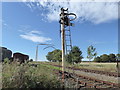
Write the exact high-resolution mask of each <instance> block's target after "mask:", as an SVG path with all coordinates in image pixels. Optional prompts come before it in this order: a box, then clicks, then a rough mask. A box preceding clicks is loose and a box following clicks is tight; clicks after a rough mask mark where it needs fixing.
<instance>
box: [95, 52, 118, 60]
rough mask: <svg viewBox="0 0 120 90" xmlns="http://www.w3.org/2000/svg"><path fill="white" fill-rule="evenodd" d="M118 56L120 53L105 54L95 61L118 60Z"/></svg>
mask: <svg viewBox="0 0 120 90" xmlns="http://www.w3.org/2000/svg"><path fill="white" fill-rule="evenodd" d="M117 57H120V54H113V53H111V54H109V55H107V54H103V55H100V56H97V57H95V58H94V60H93V61H94V62H116V61H117Z"/></svg>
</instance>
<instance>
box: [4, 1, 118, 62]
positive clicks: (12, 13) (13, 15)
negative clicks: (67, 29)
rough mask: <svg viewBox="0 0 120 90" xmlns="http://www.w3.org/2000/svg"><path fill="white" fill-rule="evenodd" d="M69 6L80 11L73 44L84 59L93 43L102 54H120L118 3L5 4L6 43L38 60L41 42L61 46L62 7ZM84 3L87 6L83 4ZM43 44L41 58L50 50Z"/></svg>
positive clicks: (5, 44) (5, 45)
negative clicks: (37, 49)
mask: <svg viewBox="0 0 120 90" xmlns="http://www.w3.org/2000/svg"><path fill="white" fill-rule="evenodd" d="M59 5H61V7H62V6H63V7H65V8H66V7H69V10H70V12H74V13H76V14H77V17H78V18H77V20H76V21H74V23H75V26H74V27H71V32H72V44H73V46H79V47H80V49H81V50H82V52H83V57H84V60H87V59H86V56H87V47H88V46H89V45H93V46H94V47H95V48H96V51H97V53H98V56H99V55H102V54H110V53H115V54H116V53H118V18H117V5H116V4H115V3H69V4H67V3H64V4H61V3H59V4H58V3H54V2H52V3H50V4H47V3H44V2H39V3H35V2H34V3H29V2H28V3H23V2H8V3H5V2H4V3H2V25H3V27H2V46H4V47H7V48H8V49H10V50H12V51H13V53H14V52H21V53H24V54H28V55H29V56H30V58H33V59H35V50H36V45H37V44H38V43H52V44H54V45H55V48H58V49H61V41H60V34H59V29H60V27H59V26H60V25H59V22H58V20H59V11H60V7H58V6H59ZM82 5H83V6H82ZM44 47H45V46H39V57H38V59H39V60H46V58H45V56H46V54H47V52H49V51H52V50H53V49H52V48H49V49H46V50H43V48H44Z"/></svg>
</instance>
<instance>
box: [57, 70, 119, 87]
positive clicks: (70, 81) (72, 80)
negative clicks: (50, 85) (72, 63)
mask: <svg viewBox="0 0 120 90" xmlns="http://www.w3.org/2000/svg"><path fill="white" fill-rule="evenodd" d="M56 71H57V73H56V74H58V76H59V77H61V80H62V71H58V70H56ZM64 73H65V78H64V80H65V85H66V86H71V87H70V88H77V89H80V88H120V87H119V85H118V84H116V83H111V82H107V81H102V80H99V79H95V78H91V77H86V76H82V75H79V74H75V73H74V74H73V73H68V72H64Z"/></svg>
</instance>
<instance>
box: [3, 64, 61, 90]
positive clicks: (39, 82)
mask: <svg viewBox="0 0 120 90" xmlns="http://www.w3.org/2000/svg"><path fill="white" fill-rule="evenodd" d="M2 71H3V72H2V80H3V82H2V83H3V84H2V87H3V88H60V87H61V83H60V82H59V81H58V80H57V78H56V77H55V75H54V74H53V73H54V71H53V70H52V69H49V68H48V67H46V66H43V65H41V64H39V65H38V66H37V67H35V68H33V67H31V66H29V65H28V64H27V63H26V64H21V65H19V66H18V65H17V64H13V63H12V64H4V65H3V70H2Z"/></svg>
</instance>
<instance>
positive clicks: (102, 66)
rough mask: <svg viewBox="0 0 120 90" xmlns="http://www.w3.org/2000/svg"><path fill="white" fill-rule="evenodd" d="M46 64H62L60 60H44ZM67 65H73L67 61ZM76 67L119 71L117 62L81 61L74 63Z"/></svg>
mask: <svg viewBox="0 0 120 90" xmlns="http://www.w3.org/2000/svg"><path fill="white" fill-rule="evenodd" d="M44 63H46V64H55V65H62V64H61V63H59V62H44ZM65 66H67V67H68V66H69V67H73V65H71V64H68V63H66V64H65ZM74 67H76V68H86V69H92V70H100V71H107V72H117V68H116V63H94V62H90V63H89V62H81V63H79V64H74Z"/></svg>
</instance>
